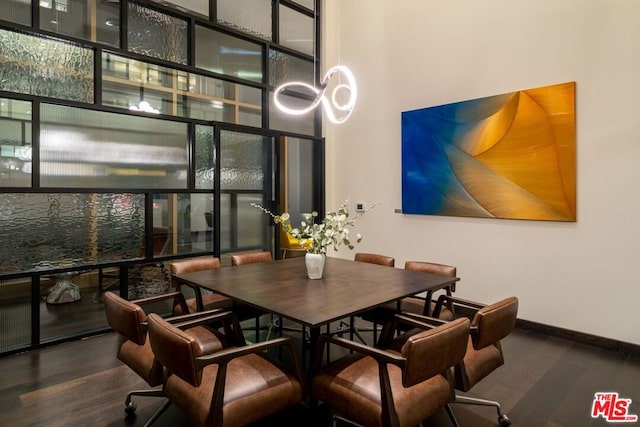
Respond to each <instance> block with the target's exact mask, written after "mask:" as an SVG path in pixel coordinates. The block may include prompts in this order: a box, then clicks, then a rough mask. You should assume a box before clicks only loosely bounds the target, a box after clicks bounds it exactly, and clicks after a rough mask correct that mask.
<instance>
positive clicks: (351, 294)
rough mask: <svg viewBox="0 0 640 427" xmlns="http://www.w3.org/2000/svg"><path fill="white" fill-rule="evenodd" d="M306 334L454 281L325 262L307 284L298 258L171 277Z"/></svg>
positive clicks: (337, 261)
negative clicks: (304, 330)
mask: <svg viewBox="0 0 640 427" xmlns="http://www.w3.org/2000/svg"><path fill="white" fill-rule="evenodd" d="M175 278H176V279H177V280H180V281H182V282H184V283H187V284H190V285H194V286H199V287H201V288H204V289H209V290H212V291H214V292H217V293H220V294H222V295H225V296H228V297H229V298H232V299H234V300H236V301H238V302H241V303H244V304H248V305H251V306H253V307H256V308H259V309H262V310H264V311H267V312H271V313H274V314H277V315H280V316H282V317H285V318H287V319H290V320H292V321H295V322H297V323H300V324H302V325H305V326H309V327H311V328H318V327H319V326H322V325H324V324H327V323H329V322H333V321H336V320H339V319H343V318H345V317H348V316H351V315H354V314H357V313H360V312H363V311H365V310H367V309H370V308H373V307H376V306H379V305H382V304H386V303H389V302H392V301H396V300H398V299H400V298H403V297H406V296H409V295H414V294H417V293H421V292H425V291H434V290H438V289H442V288H444V287H446V286H447V285H449V284H451V283H454V282H456V281H458V278H452V277H447V276H440V275H436V274H429V273H423V272H417V271H409V270H403V269H399V268H392V267H384V266H380V265H375V264H369V263H364V262H355V261H350V260H344V259H339V258H329V257H327V260H326V265H325V268H324V275H323V278H322V279H315V280H311V279H308V278H307V273H306V269H305V263H304V257H295V258H290V259H286V260H277V261H272V262H266V263H258V264H248V265H242V266H236V267H224V268H221V269H218V270H207V271H199V272H193V273H186V274H181V275H177V276H175Z"/></svg>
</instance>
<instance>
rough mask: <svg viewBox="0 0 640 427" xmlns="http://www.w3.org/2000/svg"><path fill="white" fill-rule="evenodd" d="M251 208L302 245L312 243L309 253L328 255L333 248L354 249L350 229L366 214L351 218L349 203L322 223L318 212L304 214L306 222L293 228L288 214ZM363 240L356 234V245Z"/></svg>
mask: <svg viewBox="0 0 640 427" xmlns="http://www.w3.org/2000/svg"><path fill="white" fill-rule="evenodd" d="M378 204H379V202H378V203H375V204H374V205H372V206H371V208H369V210H371V209H373V208H375V207H376V206H378ZM251 206H253V207H255V208H258V209H260V210H262V211H263V212H264V213H266V214H267V215H270V216H271V217H272V218H273V220H274V222H275V223H276V224H280V226H281V227H283V228H284V230H285V231H286V232H287V233H289V234H291V235H292V236H293V237H294V238H296V239H298V240H299V241H300V243H301V244H302V245H307V242H309V241H310V242H311V244H310V245H309V249H308V250H307V252H309V253H313V254H326V253H327V248H328V247H330V246H333V249H334V250H336V251H337V250H338V248H339V247H340V246H341V245H345V246H346V247H348V248H349V249H353V248H354V244H353V243H352V242H351V237H350V235H349V227H353V226H354V225H355V223H356V220H357V219H358V218H359V217H360V216H362V215H363V214H364V213H365V212H362V213H359V214H358V215H356V216H354V217H353V218H349V211H348V209H347V202H344V203H343V204H342V205H340V207H339V208H338V210H337V211H335V212H327V214H326V216H325V217H324V218H323V219H322V221H321V222H316V218H317V217H318V212H316V211H313V212H311V213H304V214H303V216H304V220H303V221H302V222H300V226H299V227H293V226H292V225H291V222H290V215H289V213H288V212H283V213H281V214H280V215H276V214H274V213H273V212H271V211H270V210H268V209H266V208H264V207H263V206H260V205H258V204H256V203H252V204H251ZM361 240H362V236H361V235H360V234H356V240H355V242H356V243H359V242H360V241H361Z"/></svg>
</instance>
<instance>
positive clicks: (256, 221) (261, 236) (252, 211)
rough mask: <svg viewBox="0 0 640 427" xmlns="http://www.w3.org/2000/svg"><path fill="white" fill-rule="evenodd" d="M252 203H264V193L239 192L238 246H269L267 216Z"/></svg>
mask: <svg viewBox="0 0 640 427" xmlns="http://www.w3.org/2000/svg"><path fill="white" fill-rule="evenodd" d="M252 203H259V204H261V205H264V203H265V202H264V199H263V197H262V194H238V209H237V215H238V224H240V227H238V246H237V247H238V248H239V249H242V248H252V247H262V248H266V247H268V245H267V241H266V239H265V231H264V228H263V227H264V224H265V221H264V220H265V218H264V214H263V213H262V211H261V210H259V209H256V208H254V207H253V206H251V204H252Z"/></svg>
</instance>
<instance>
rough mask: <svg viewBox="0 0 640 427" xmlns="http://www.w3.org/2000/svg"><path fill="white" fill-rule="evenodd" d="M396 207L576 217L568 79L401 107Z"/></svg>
mask: <svg viewBox="0 0 640 427" xmlns="http://www.w3.org/2000/svg"><path fill="white" fill-rule="evenodd" d="M402 213H404V214H423V215H444V216H463V217H486V218H509V219H527V220H544V221H576V144H575V82H569V83H562V84H557V85H553V86H545V87H540V88H535V89H528V90H521V91H517V92H511V93H506V94H503V95H496V96H490V97H486V98H479V99H473V100H469V101H462V102H456V103H452V104H447V105H441V106H436V107H429V108H422V109H419V110H412V111H405V112H403V113H402Z"/></svg>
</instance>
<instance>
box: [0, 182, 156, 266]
mask: <svg viewBox="0 0 640 427" xmlns="http://www.w3.org/2000/svg"><path fill="white" fill-rule="evenodd" d="M0 241H2V242H11V245H0V271H1V272H6V273H11V272H21V271H30V270H41V269H49V268H55V267H60V266H75V265H83V264H89V263H95V262H108V261H115V260H121V259H132V258H138V257H140V256H141V254H142V248H143V247H144V195H143V194H61V193H50V194H13V193H4V194H3V195H2V197H1V198H0Z"/></svg>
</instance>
